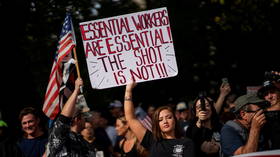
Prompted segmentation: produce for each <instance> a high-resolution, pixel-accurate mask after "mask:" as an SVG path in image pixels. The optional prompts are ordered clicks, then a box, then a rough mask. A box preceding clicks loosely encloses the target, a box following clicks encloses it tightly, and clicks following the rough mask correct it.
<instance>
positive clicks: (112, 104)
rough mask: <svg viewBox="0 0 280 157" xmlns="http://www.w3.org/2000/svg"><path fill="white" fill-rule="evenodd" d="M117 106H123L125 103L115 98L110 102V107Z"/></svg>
mask: <svg viewBox="0 0 280 157" xmlns="http://www.w3.org/2000/svg"><path fill="white" fill-rule="evenodd" d="M115 107H123V104H122V103H121V101H119V100H114V101H113V102H111V103H110V104H109V108H115Z"/></svg>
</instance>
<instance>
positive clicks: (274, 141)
mask: <svg viewBox="0 0 280 157" xmlns="http://www.w3.org/2000/svg"><path fill="white" fill-rule="evenodd" d="M265 116H266V123H265V125H264V127H263V130H262V133H263V134H264V137H265V140H268V141H270V142H269V143H270V145H269V149H280V111H268V112H266V113H265Z"/></svg>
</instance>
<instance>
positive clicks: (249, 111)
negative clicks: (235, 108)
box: [245, 108, 261, 113]
mask: <svg viewBox="0 0 280 157" xmlns="http://www.w3.org/2000/svg"><path fill="white" fill-rule="evenodd" d="M259 110H261V108H259V109H257V110H255V111H253V110H245V112H247V113H256V112H258V111H259Z"/></svg>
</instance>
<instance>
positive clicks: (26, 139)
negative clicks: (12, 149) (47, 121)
mask: <svg viewBox="0 0 280 157" xmlns="http://www.w3.org/2000/svg"><path fill="white" fill-rule="evenodd" d="M19 120H20V122H21V128H22V131H23V137H22V138H21V139H20V140H19V141H18V145H19V147H20V149H21V151H22V152H23V154H24V156H26V157H34V156H42V155H43V154H44V152H45V145H46V144H47V141H48V136H47V134H46V133H45V132H44V130H43V126H42V125H41V121H42V120H41V118H40V113H39V111H38V110H37V109H35V108H33V107H26V108H24V109H22V110H21V112H20V114H19Z"/></svg>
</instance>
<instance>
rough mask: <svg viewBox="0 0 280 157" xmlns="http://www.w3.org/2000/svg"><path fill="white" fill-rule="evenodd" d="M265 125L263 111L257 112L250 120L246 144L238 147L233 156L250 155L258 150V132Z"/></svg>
mask: <svg viewBox="0 0 280 157" xmlns="http://www.w3.org/2000/svg"><path fill="white" fill-rule="evenodd" d="M265 123H266V120H265V115H264V114H263V111H262V110H260V111H258V112H257V113H256V114H255V115H254V117H253V118H252V122H251V128H250V133H249V137H248V140H247V143H246V144H245V145H244V146H242V147H239V148H238V149H237V150H236V151H235V152H234V155H240V154H245V153H252V152H256V151H257V150H258V144H259V138H260V130H261V128H262V127H263V126H264V124H265Z"/></svg>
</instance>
